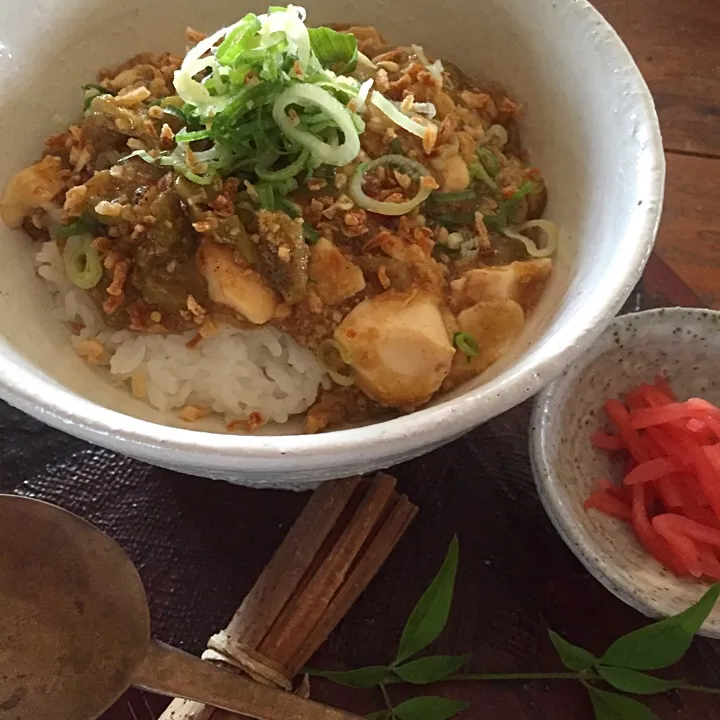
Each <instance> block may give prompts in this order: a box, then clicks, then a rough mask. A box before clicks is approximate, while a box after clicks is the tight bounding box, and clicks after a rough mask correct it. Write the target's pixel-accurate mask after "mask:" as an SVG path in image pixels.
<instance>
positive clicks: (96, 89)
mask: <svg viewBox="0 0 720 720" xmlns="http://www.w3.org/2000/svg"><path fill="white" fill-rule="evenodd" d="M82 90H83V93H84V94H85V101H84V102H83V109H84V110H87V109H88V108H89V107H90V103H91V102H92V101H93V100H94V99H95V98H96V97H99V96H100V95H117V93H116V92H115V91H114V90H109V89H108V88H106V87H104V86H102V85H98V84H97V83H87V85H83V86H82Z"/></svg>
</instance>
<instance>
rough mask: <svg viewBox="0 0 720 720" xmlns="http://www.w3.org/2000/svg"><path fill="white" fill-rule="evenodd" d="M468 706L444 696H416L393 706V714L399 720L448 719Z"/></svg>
mask: <svg viewBox="0 0 720 720" xmlns="http://www.w3.org/2000/svg"><path fill="white" fill-rule="evenodd" d="M469 707H470V703H468V702H462V701H459V700H450V699H449V698H444V697H430V696H428V697H417V698H412V700H407V701H406V702H404V703H401V704H400V705H398V706H397V707H395V708H393V715H394V716H395V717H397V718H400V720H449V718H452V717H455V716H456V715H457V714H458V713H461V712H462V711H463V710H467V709H468V708H469Z"/></svg>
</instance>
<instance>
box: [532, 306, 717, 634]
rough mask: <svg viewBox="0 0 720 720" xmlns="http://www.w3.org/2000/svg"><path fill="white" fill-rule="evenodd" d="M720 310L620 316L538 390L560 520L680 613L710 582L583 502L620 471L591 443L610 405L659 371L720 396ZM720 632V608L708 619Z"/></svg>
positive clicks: (588, 562)
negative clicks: (673, 568) (661, 559)
mask: <svg viewBox="0 0 720 720" xmlns="http://www.w3.org/2000/svg"><path fill="white" fill-rule="evenodd" d="M719 359H720V312H715V311H711V310H691V309H684V308H667V309H662V310H651V311H647V312H641V313H635V314H631V315H623V316H621V317H618V318H616V319H615V320H614V321H613V323H612V324H611V325H610V327H609V328H608V329H607V330H606V331H605V333H604V334H603V335H602V336H601V337H600V339H599V340H598V341H597V342H596V343H595V345H594V346H593V347H592V349H591V350H590V351H589V352H588V353H587V354H586V355H584V356H583V357H582V358H581V359H580V360H578V361H577V362H576V363H574V364H573V365H571V366H570V367H569V368H568V369H567V370H566V371H565V373H564V374H563V375H562V376H561V377H560V379H558V380H557V381H555V382H554V383H552V384H551V385H549V386H548V387H547V388H546V389H545V390H544V391H543V392H542V393H540V395H539V396H538V399H537V402H536V405H535V411H534V414H533V421H532V428H531V437H530V452H531V458H532V461H533V473H534V475H535V481H536V483H537V487H538V491H539V493H540V498H541V500H542V502H543V505H544V506H545V509H546V511H547V513H548V515H549V516H550V519H551V520H552V522H553V524H554V525H555V527H556V528H557V530H558V532H559V533H560V535H561V536H562V538H563V540H565V542H566V543H567V545H568V546H569V547H570V549H571V550H572V551H573V552H574V553H575V555H576V556H577V557H578V558H579V559H580V561H581V562H582V563H583V564H584V565H585V567H586V568H587V569H588V571H589V572H590V573H591V574H592V575H593V576H594V577H595V578H596V579H597V580H599V581H600V582H601V583H602V584H603V585H604V586H605V587H606V588H607V589H608V590H610V592H612V593H614V594H615V595H617V597H619V598H620V599H621V600H623V601H624V602H626V603H628V604H629V605H631V606H632V607H634V608H635V609H636V610H639V611H640V612H642V613H644V614H645V615H648V616H650V617H663V616H667V615H674V614H676V613H678V612H680V611H682V610H684V609H685V608H686V607H687V606H688V605H690V604H692V603H693V602H695V601H696V600H697V599H698V598H699V597H700V596H701V595H702V593H703V592H704V591H705V590H706V589H707V588H706V586H705V585H703V584H701V583H698V582H693V581H689V580H683V579H680V578H677V577H676V576H675V575H673V573H672V572H670V571H669V570H667V569H665V568H664V567H662V566H661V565H660V564H659V563H658V562H657V561H656V560H654V559H653V558H652V557H651V556H650V555H649V554H648V553H647V552H646V551H645V550H644V549H643V548H642V547H641V545H640V543H639V542H638V541H637V539H636V538H635V535H634V534H633V532H632V530H631V529H629V528H628V526H627V525H626V524H625V523H623V522H621V521H619V520H615V519H614V518H610V517H606V516H605V515H601V514H600V513H598V512H597V511H595V510H590V511H589V512H586V511H585V509H584V508H583V502H584V501H585V499H586V498H587V497H588V495H589V494H590V493H591V492H592V490H593V489H594V487H595V484H596V482H597V480H598V479H599V478H603V477H614V472H613V470H614V469H613V468H612V467H611V462H610V459H609V458H608V455H607V453H603V452H602V451H599V450H596V449H595V448H593V447H592V446H591V444H590V434H591V433H592V432H593V431H594V430H597V429H601V428H603V427H604V426H605V416H604V413H603V412H602V409H601V408H602V405H603V403H604V401H605V400H606V399H607V398H608V397H618V396H620V395H622V394H623V393H624V392H625V391H626V390H628V389H630V388H631V387H634V386H636V385H639V384H641V383H643V382H647V381H652V379H653V378H654V377H655V376H656V375H657V374H658V373H663V374H664V375H666V376H667V377H668V378H669V380H670V383H671V385H672V387H673V390H674V391H675V393H676V395H677V396H678V398H680V399H683V400H684V399H687V398H689V397H704V398H707V399H708V400H710V401H711V402H713V403H716V404H717V403H720V373H718V360H719ZM703 634H704V635H709V636H711V637H718V638H720V608H716V609H715V610H714V612H713V614H712V615H711V616H710V618H709V619H708V621H707V623H706V624H705V626H704V627H703Z"/></svg>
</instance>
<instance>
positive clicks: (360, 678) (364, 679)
mask: <svg viewBox="0 0 720 720" xmlns="http://www.w3.org/2000/svg"><path fill="white" fill-rule="evenodd" d="M302 672H304V673H306V674H307V675H310V676H311V677H321V678H325V679H326V680H330V681H331V682H334V683H336V684H338V685H344V686H345V687H351V688H371V687H375V686H376V685H379V684H380V683H381V682H382V681H383V680H385V678H386V677H387V676H388V675H389V674H390V668H387V667H385V666H384V665H370V666H369V667H364V668H359V669H358V670H348V671H347V672H340V671H336V670H313V669H312V668H303V670H302Z"/></svg>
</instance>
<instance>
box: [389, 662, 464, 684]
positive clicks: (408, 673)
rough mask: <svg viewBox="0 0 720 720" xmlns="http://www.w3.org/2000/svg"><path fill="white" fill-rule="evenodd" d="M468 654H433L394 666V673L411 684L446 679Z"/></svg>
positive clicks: (458, 668)
mask: <svg viewBox="0 0 720 720" xmlns="http://www.w3.org/2000/svg"><path fill="white" fill-rule="evenodd" d="M469 659H470V655H457V656H456V655H433V656H432V657H426V658H421V659H420V660H413V661H412V662H409V663H406V664H405V665H401V666H400V667H396V668H395V674H396V675H398V676H399V677H401V678H402V679H403V680H405V682H409V683H412V684H413V685H428V684H430V683H434V682H440V681H441V680H445V679H447V678H448V677H449V676H450V675H452V674H453V673H455V672H457V671H458V670H460V668H462V667H463V666H464V665H465V664H466V663H467V661H468V660H469Z"/></svg>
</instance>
